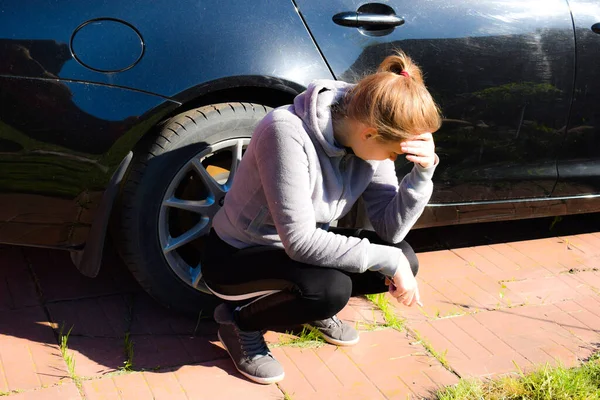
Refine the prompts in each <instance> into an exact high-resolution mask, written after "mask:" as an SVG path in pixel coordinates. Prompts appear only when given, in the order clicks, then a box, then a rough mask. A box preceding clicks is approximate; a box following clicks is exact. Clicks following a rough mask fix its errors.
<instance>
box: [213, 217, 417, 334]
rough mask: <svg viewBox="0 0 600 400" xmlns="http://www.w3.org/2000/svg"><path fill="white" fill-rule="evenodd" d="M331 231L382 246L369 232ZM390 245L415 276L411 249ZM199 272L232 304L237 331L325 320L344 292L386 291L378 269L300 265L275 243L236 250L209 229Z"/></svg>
mask: <svg viewBox="0 0 600 400" xmlns="http://www.w3.org/2000/svg"><path fill="white" fill-rule="evenodd" d="M331 231H333V232H335V233H339V234H342V235H346V236H356V237H359V238H367V239H368V240H369V241H370V242H371V243H378V244H388V243H385V242H384V241H382V240H381V239H380V238H379V236H377V234H376V233H375V232H372V231H365V230H360V229H358V230H357V229H341V228H331ZM388 245H389V244H388ZM393 246H396V247H399V248H400V249H402V252H403V253H404V255H405V256H406V258H407V259H408V261H409V263H410V266H411V268H412V271H413V274H415V275H416V274H417V271H418V269H419V263H418V260H417V256H416V255H415V252H414V251H413V249H412V247H410V245H409V244H408V243H406V242H405V241H402V242H401V243H398V244H395V245H393ZM202 274H203V278H204V281H205V282H206V284H207V285H208V287H209V288H210V289H211V290H212V291H213V292H214V293H215V294H216V295H217V296H218V297H220V298H222V299H224V301H225V302H227V303H230V304H231V305H233V306H237V307H238V308H237V312H236V313H235V314H234V315H235V319H236V322H237V324H238V326H239V327H240V329H242V330H246V331H257V330H262V329H269V328H273V327H282V326H297V325H300V324H303V323H306V322H310V321H315V320H320V319H325V318H329V317H331V316H333V315H335V314H336V313H337V312H338V311H340V310H341V309H342V308H344V307H345V306H346V304H347V303H348V300H349V299H350V296H358V295H363V294H370V293H382V292H386V291H387V290H388V287H387V286H386V285H385V278H384V276H383V275H382V274H380V273H379V272H373V271H366V272H364V273H350V272H345V271H342V270H339V269H335V268H327V267H319V266H314V265H309V264H304V263H301V262H298V261H294V260H292V259H291V258H290V257H289V256H288V255H287V254H286V253H285V250H283V249H281V248H275V247H267V246H257V247H251V248H247V249H242V250H239V249H236V248H235V247H232V246H230V245H228V244H227V243H225V242H224V241H222V240H221V239H220V238H219V237H218V236H217V234H216V233H215V232H214V230H211V232H210V234H209V235H208V238H207V241H206V247H205V251H204V258H203V261H202Z"/></svg>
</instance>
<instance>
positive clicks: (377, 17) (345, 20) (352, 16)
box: [333, 11, 404, 29]
mask: <svg viewBox="0 0 600 400" xmlns="http://www.w3.org/2000/svg"><path fill="white" fill-rule="evenodd" d="M333 22H335V23H336V24H338V25H341V26H347V27H350V28H370V29H378V28H379V29H389V28H394V27H396V26H400V25H403V24H404V18H401V17H399V16H397V15H396V14H373V13H361V12H355V11H346V12H341V13H339V14H335V15H334V16H333Z"/></svg>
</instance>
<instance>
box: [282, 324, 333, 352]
mask: <svg viewBox="0 0 600 400" xmlns="http://www.w3.org/2000/svg"><path fill="white" fill-rule="evenodd" d="M286 335H293V334H292V333H290V332H286ZM294 336H295V337H289V338H283V339H282V340H280V341H279V343H276V344H272V345H271V346H272V347H280V346H286V347H300V348H313V349H314V348H318V347H321V346H323V345H324V344H325V341H324V340H323V338H322V337H321V334H320V333H319V331H318V330H316V329H313V328H308V327H303V328H302V331H300V333H299V334H298V335H294Z"/></svg>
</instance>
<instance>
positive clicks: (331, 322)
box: [326, 315, 342, 328]
mask: <svg viewBox="0 0 600 400" xmlns="http://www.w3.org/2000/svg"><path fill="white" fill-rule="evenodd" d="M326 321H327V327H328V328H334V327H339V326H342V321H340V319H339V318H338V317H337V315H334V316H333V317H331V318H327V319H326Z"/></svg>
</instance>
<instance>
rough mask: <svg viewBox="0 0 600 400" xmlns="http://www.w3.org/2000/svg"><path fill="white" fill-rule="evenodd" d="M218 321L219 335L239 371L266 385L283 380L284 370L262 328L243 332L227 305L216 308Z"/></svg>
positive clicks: (216, 319) (215, 315)
mask: <svg viewBox="0 0 600 400" xmlns="http://www.w3.org/2000/svg"><path fill="white" fill-rule="evenodd" d="M214 317H215V321H217V322H218V323H219V324H220V327H219V332H218V334H217V335H218V337H219V340H220V341H221V343H223V346H225V350H227V352H228V353H229V356H230V357H231V359H232V360H233V364H234V365H235V367H236V368H237V370H238V371H240V373H241V374H242V375H244V376H246V377H247V378H248V379H250V380H252V381H254V382H257V383H263V384H269V383H275V382H279V381H281V380H282V379H283V378H284V376H285V373H284V372H283V367H282V366H281V364H279V361H277V360H276V359H275V357H273V355H272V354H271V352H270V351H269V348H268V347H267V344H266V343H265V339H264V338H263V334H262V332H260V331H242V330H240V328H238V326H237V324H236V323H235V321H234V319H233V313H232V312H231V310H230V309H229V307H228V306H227V305H226V304H221V305H219V306H218V307H217V308H216V309H215V314H214Z"/></svg>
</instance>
